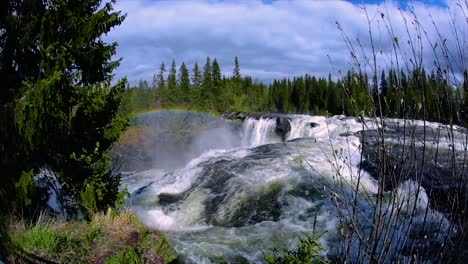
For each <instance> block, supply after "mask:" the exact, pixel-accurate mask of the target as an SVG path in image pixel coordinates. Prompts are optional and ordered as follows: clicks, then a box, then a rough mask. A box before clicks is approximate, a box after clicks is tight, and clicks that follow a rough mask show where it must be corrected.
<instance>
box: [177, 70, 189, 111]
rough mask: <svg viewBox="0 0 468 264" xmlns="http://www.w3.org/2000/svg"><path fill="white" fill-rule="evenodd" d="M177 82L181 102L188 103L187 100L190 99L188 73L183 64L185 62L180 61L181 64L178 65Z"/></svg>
mask: <svg viewBox="0 0 468 264" xmlns="http://www.w3.org/2000/svg"><path fill="white" fill-rule="evenodd" d="M178 83H179V87H178V90H179V93H180V95H179V96H180V98H181V100H182V101H183V102H182V103H183V104H186V103H188V100H189V99H190V98H189V96H190V94H189V93H190V74H189V71H188V69H187V66H185V63H183V62H182V65H180V68H179V78H178Z"/></svg>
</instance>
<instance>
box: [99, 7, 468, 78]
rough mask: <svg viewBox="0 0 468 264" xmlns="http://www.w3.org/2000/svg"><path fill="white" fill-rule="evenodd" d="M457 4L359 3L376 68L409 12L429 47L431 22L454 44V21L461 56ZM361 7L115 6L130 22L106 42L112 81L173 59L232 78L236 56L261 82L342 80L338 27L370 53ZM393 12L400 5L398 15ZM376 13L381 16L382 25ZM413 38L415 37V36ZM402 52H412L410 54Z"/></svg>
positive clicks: (148, 73)
mask: <svg viewBox="0 0 468 264" xmlns="http://www.w3.org/2000/svg"><path fill="white" fill-rule="evenodd" d="M458 1H462V2H463V3H464V1H465V0H427V1H423V2H422V1H420V2H418V1H408V0H400V1H386V2H383V1H381V0H364V4H365V7H366V9H367V11H368V14H369V18H370V19H371V20H372V29H373V34H374V47H375V50H376V51H377V53H378V58H377V59H378V61H379V67H382V68H384V67H389V65H391V63H392V62H393V63H394V61H393V59H392V58H393V57H394V56H392V49H391V47H392V45H391V44H392V43H391V41H390V39H391V38H390V37H389V34H388V33H387V32H388V30H387V25H389V24H388V21H389V19H390V21H391V25H392V30H393V32H394V33H393V35H395V36H397V37H398V38H399V40H400V41H399V43H407V41H408V40H409V39H410V37H409V36H408V34H407V32H406V29H405V19H404V18H406V22H407V24H408V25H409V27H410V29H412V25H411V22H412V21H413V20H414V19H412V16H411V10H414V11H415V13H416V15H417V16H418V19H419V21H420V23H421V24H423V25H424V29H425V30H426V32H427V35H428V36H429V38H430V39H433V40H434V41H433V43H432V44H434V43H435V42H436V40H437V39H438V38H437V31H436V30H435V29H434V26H433V24H432V22H433V21H434V22H435V24H436V25H437V27H438V29H439V33H441V34H443V35H444V38H447V39H448V40H449V41H447V43H450V44H448V45H452V44H453V45H455V44H454V43H455V41H451V40H454V35H456V34H453V32H454V30H453V28H454V27H453V26H452V25H451V24H450V23H449V22H450V21H452V20H454V21H455V23H454V24H455V28H456V29H457V32H458V36H461V37H462V40H463V43H462V45H461V50H462V51H464V52H465V53H466V52H467V51H466V49H467V44H466V43H467V42H466V41H467V37H468V36H467V32H466V31H467V29H466V27H467V22H466V20H464V19H463V18H462V16H460V13H461V12H459V10H460V8H459V7H458V6H457V5H456V2H458ZM362 3H363V2H362V0H350V1H334V0H330V1H327V0H297V1H294V0H290V1H283V0H245V1H234V0H200V1H195V0H192V1H189V0H165V1H163V0H120V1H118V3H117V4H116V6H115V9H116V10H121V11H122V12H123V13H126V14H127V18H126V20H125V22H124V23H123V24H122V25H121V26H120V27H118V28H116V29H114V30H113V31H112V32H111V33H109V34H108V36H107V37H106V40H108V41H117V42H118V43H119V47H118V50H117V56H119V57H122V58H123V61H122V64H121V66H120V68H119V69H118V70H117V72H116V75H117V77H123V76H127V78H128V79H129V81H130V82H131V83H132V84H135V83H137V82H138V81H139V80H140V79H145V80H148V81H150V80H152V76H153V74H154V73H155V72H156V71H157V70H158V68H159V65H160V64H161V63H162V62H165V63H166V65H169V64H170V63H171V62H172V60H173V59H174V60H175V62H176V63H177V65H178V66H179V65H180V63H182V62H185V63H186V64H187V65H188V66H189V68H192V66H193V64H194V63H195V61H198V63H199V64H201V65H203V64H204V62H205V60H206V57H207V56H210V57H211V58H217V59H218V61H219V63H220V65H221V69H222V71H223V73H224V74H225V75H230V74H231V73H232V69H233V62H234V57H235V56H238V57H239V61H240V64H241V73H242V74H243V75H251V76H252V77H254V79H257V80H259V81H263V82H269V81H271V80H272V79H274V78H281V77H290V76H295V75H300V74H305V73H310V74H314V75H317V76H328V73H332V75H333V76H339V74H340V73H339V71H340V70H341V71H345V70H347V69H349V68H350V67H352V66H353V60H352V59H351V56H350V49H349V46H347V45H346V42H345V41H344V40H343V35H342V34H341V32H340V30H338V29H337V24H336V22H339V24H340V25H341V26H342V28H343V32H345V34H346V35H347V36H348V37H349V39H350V40H351V41H352V42H353V43H354V45H356V46H355V48H356V53H357V56H358V57H359V59H360V61H365V58H364V57H363V56H364V55H363V54H367V55H369V54H371V52H370V51H371V44H370V41H369V37H368V25H367V20H366V15H365V12H364V11H363V9H362ZM408 5H411V6H412V7H413V8H409V7H408ZM397 7H401V12H400V11H399V10H398V9H397ZM457 10H458V11H457ZM465 10H466V8H465ZM379 12H383V13H385V15H386V16H384V18H383V19H382V17H381V14H380V13H379ZM429 14H430V15H429ZM454 14H455V16H454ZM453 17H455V19H451V18H453ZM385 21H387V23H386V22H385ZM410 36H413V40H415V39H416V37H415V36H416V35H415V33H414V32H413V31H411V32H410ZM356 39H359V40H360V45H359V44H358V43H357V41H356ZM422 39H423V42H424V43H423V47H424V48H423V51H422V53H421V56H422V57H423V58H424V63H425V64H427V65H432V64H433V61H434V52H432V50H431V49H430V45H429V43H428V42H427V41H426V40H425V39H426V37H425V36H423V38H422ZM452 48H453V49H456V46H453V47H450V49H452ZM401 50H402V52H408V54H409V52H410V50H409V49H408V48H402V49H401Z"/></svg>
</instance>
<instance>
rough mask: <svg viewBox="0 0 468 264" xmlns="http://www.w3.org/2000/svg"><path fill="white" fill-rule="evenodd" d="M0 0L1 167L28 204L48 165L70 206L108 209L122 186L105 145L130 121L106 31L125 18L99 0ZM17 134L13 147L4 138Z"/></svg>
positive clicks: (112, 48)
mask: <svg viewBox="0 0 468 264" xmlns="http://www.w3.org/2000/svg"><path fill="white" fill-rule="evenodd" d="M1 5H2V6H1V7H2V8H1V10H2V11H1V18H0V32H2V33H1V34H0V45H1V46H0V78H1V80H2V83H3V85H5V86H3V85H2V86H3V87H6V89H0V90H2V93H5V95H6V96H5V97H4V95H3V94H2V96H0V97H1V98H2V99H0V103H1V105H2V107H1V110H0V118H2V129H4V128H3V127H4V126H6V127H7V130H8V133H7V136H6V137H5V136H4V135H3V131H2V133H1V134H2V136H0V138H1V139H0V152H1V153H0V166H1V167H2V171H3V172H4V173H5V170H3V168H4V166H6V167H8V168H7V170H8V172H6V173H7V174H8V175H9V176H11V177H13V181H17V184H16V185H14V186H16V187H18V188H17V190H18V193H17V195H18V197H23V198H24V199H21V200H22V202H23V204H24V205H28V204H30V203H31V201H32V200H31V199H28V198H27V197H28V196H29V195H30V193H29V192H28V190H30V189H31V186H33V185H32V175H33V172H34V171H37V169H38V168H39V167H41V166H45V165H47V166H49V167H50V168H52V170H54V171H55V172H56V175H57V177H58V179H59V181H60V182H61V183H62V190H63V191H64V192H65V193H66V194H67V196H68V197H69V204H68V206H69V208H75V209H77V208H83V207H84V208H86V209H89V210H100V209H105V208H107V206H109V205H112V204H113V202H114V201H115V199H116V195H117V193H118V187H119V181H118V178H117V177H114V176H113V175H112V174H111V170H110V162H109V157H108V155H107V150H108V149H109V147H110V146H111V145H112V143H113V142H114V141H115V140H116V139H117V138H118V137H119V135H120V132H121V131H122V130H123V128H124V127H125V125H126V124H127V120H126V118H118V116H117V114H118V110H119V106H120V103H121V95H122V93H123V92H124V88H125V82H126V81H125V80H121V81H119V82H117V84H116V85H114V86H111V85H110V83H111V79H112V72H113V70H114V69H115V68H116V67H117V66H118V64H119V61H112V55H113V54H115V50H116V49H115V48H116V43H111V44H108V43H106V42H104V41H103V39H102V35H103V34H106V33H107V32H109V31H110V30H111V29H112V28H113V27H115V26H117V25H119V24H121V23H122V22H123V20H124V16H122V15H121V13H120V12H114V11H112V3H107V4H105V5H101V1H99V0H94V1H65V0H57V1H2V4H1ZM7 17H8V18H7ZM23 34H24V35H23ZM21 35H22V36H21ZM3 87H2V88H3ZM4 98H5V99H6V101H3V100H5V99H4ZM4 118H5V119H4ZM5 120H6V121H5ZM12 120H14V121H15V122H16V123H12V122H11V121H12ZM3 121H5V123H3ZM13 135H14V136H15V137H16V138H17V139H15V140H14V141H13V142H15V143H18V144H15V145H14V146H11V145H10V144H11V143H8V142H5V139H6V140H10V139H12V138H11V136H13ZM8 137H10V138H8ZM12 147H13V148H12ZM13 152H14V153H15V156H14V157H13V156H10V153H13ZM10 157H13V159H10ZM5 159H6V162H5ZM25 184H27V185H28V186H29V187H27V188H25V186H24V185H25Z"/></svg>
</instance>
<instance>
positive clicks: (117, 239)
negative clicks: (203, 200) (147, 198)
mask: <svg viewBox="0 0 468 264" xmlns="http://www.w3.org/2000/svg"><path fill="white" fill-rule="evenodd" d="M8 235H9V237H10V240H11V246H10V247H11V249H10V252H11V254H10V256H9V260H10V262H12V263H28V262H34V263H35V262H38V263H39V262H41V263H42V262H44V260H47V261H53V262H58V263H169V262H171V261H173V260H175V259H176V255H175V252H174V250H173V248H172V246H171V244H170V243H169V241H168V240H167V239H166V238H165V236H164V234H162V233H160V232H157V231H154V230H149V229H148V228H147V227H145V226H144V225H142V224H141V223H140V222H139V221H138V220H137V219H136V217H135V214H134V213H133V212H128V211H123V212H120V213H115V212H112V211H109V212H108V213H107V214H95V215H93V216H92V218H91V220H90V221H87V222H86V221H67V222H65V221H59V220H54V219H48V220H44V217H40V219H39V220H38V221H37V222H36V223H27V222H25V221H24V220H21V219H15V220H12V221H10V225H9V228H8Z"/></svg>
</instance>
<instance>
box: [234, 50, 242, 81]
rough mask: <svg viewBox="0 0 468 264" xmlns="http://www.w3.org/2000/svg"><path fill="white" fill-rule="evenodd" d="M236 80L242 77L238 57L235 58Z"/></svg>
mask: <svg viewBox="0 0 468 264" xmlns="http://www.w3.org/2000/svg"><path fill="white" fill-rule="evenodd" d="M232 77H233V78H234V80H240V79H241V74H240V66H239V59H238V58H237V56H236V58H235V59H234V71H233V76H232Z"/></svg>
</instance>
